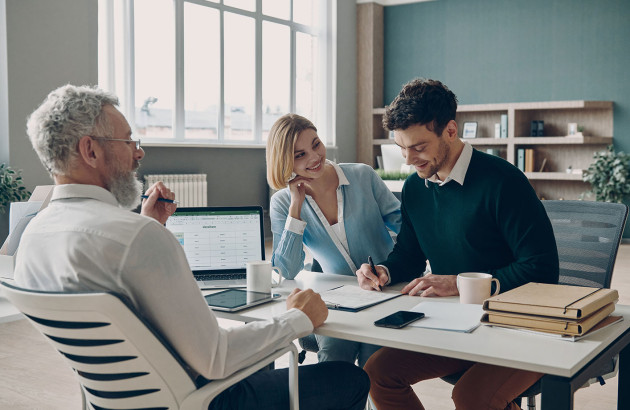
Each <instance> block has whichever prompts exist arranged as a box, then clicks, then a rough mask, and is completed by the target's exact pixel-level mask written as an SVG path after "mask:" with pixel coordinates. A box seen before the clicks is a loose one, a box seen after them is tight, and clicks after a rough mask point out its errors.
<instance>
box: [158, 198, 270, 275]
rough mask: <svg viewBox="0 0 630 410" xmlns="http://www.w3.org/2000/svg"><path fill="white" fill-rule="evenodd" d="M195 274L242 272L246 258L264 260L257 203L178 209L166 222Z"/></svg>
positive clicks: (262, 234) (262, 233)
mask: <svg viewBox="0 0 630 410" xmlns="http://www.w3.org/2000/svg"><path fill="white" fill-rule="evenodd" d="M166 228H167V229H168V230H170V231H171V232H172V233H173V235H175V238H177V240H178V241H179V243H180V244H181V245H182V246H183V247H184V252H185V253H186V257H187V259H188V263H189V264H190V269H191V270H192V271H193V273H195V274H208V273H227V272H242V273H244V272H245V264H246V263H247V262H248V261H256V260H264V259H265V238H264V231H263V214H262V208H261V207H259V206H246V207H202V208H178V209H177V210H176V211H175V213H174V214H173V215H171V217H170V218H168V220H167V221H166Z"/></svg>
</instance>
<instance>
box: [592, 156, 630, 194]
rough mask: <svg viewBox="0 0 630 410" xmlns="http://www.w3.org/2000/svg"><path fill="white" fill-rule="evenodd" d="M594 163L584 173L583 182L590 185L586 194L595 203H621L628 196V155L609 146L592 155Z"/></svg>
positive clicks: (629, 173)
mask: <svg viewBox="0 0 630 410" xmlns="http://www.w3.org/2000/svg"><path fill="white" fill-rule="evenodd" d="M593 158H594V159H595V161H594V162H593V163H592V164H591V165H590V166H589V167H588V169H587V170H586V171H585V172H584V175H583V178H582V179H583V180H584V181H585V182H588V183H590V184H591V190H590V191H589V192H588V194H592V195H595V199H596V200H597V201H603V202H618V203H620V202H622V200H623V198H624V197H625V196H626V195H628V194H630V169H629V167H630V154H626V153H624V152H623V151H620V152H615V148H614V147H613V146H612V144H611V145H609V146H608V147H607V149H606V150H605V151H600V152H596V153H595V154H594V155H593Z"/></svg>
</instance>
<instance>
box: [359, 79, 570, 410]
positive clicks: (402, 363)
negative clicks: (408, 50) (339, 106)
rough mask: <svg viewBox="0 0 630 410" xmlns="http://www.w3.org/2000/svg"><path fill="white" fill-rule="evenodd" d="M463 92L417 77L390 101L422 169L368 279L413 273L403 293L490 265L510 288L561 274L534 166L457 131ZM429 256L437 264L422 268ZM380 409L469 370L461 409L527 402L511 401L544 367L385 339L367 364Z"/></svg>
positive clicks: (415, 402)
mask: <svg viewBox="0 0 630 410" xmlns="http://www.w3.org/2000/svg"><path fill="white" fill-rule="evenodd" d="M456 110H457V98H456V97H455V95H454V94H453V93H452V92H451V91H450V90H449V89H448V88H447V87H446V86H445V85H443V84H442V83H441V82H439V81H434V80H425V79H416V80H413V81H411V82H410V83H408V84H406V85H405V86H404V87H403V89H402V91H401V92H400V94H399V95H398V96H397V97H396V99H395V100H394V101H393V102H392V104H391V105H390V106H389V107H388V108H387V110H386V112H385V117H384V119H383V123H384V125H385V127H386V128H387V129H389V130H393V131H394V139H395V142H396V144H397V145H398V146H400V149H401V151H402V155H403V156H404V157H405V158H406V161H407V164H409V165H413V166H414V167H415V169H416V174H413V175H411V176H410V177H409V178H407V181H406V182H405V185H404V187H403V191H402V207H401V210H402V217H403V222H402V226H401V230H400V233H399V235H398V239H397V243H396V245H395V247H394V249H393V251H392V252H391V253H390V254H389V256H388V258H387V260H385V261H383V262H382V264H380V265H379V266H377V267H376V270H377V275H374V274H372V271H371V270H370V267H369V265H367V264H364V265H362V266H361V268H360V269H359V270H358V271H357V276H358V279H359V283H360V285H361V287H363V288H364V289H377V288H378V286H379V285H381V286H384V285H387V284H391V283H397V282H403V281H411V282H410V283H409V284H407V285H406V286H405V287H404V288H403V290H402V292H403V293H408V294H410V295H420V296H453V295H458V294H459V293H458V291H457V285H456V279H457V274H459V273H461V272H470V271H474V272H487V273H490V274H492V275H493V276H494V277H495V278H497V279H498V280H499V282H500V284H501V291H507V290H509V289H512V288H515V287H517V286H520V285H522V284H524V283H527V282H547V283H557V281H558V269H559V268H558V252H557V249H556V242H555V239H554V235H553V230H552V227H551V223H550V221H549V218H548V217H547V214H546V212H545V210H544V208H543V206H542V204H541V202H540V200H539V199H538V198H537V196H536V193H535V192H534V190H533V188H532V187H531V185H530V184H529V181H528V180H527V178H526V177H525V175H524V174H523V173H522V172H521V171H519V170H518V169H517V168H516V167H514V166H513V165H511V164H509V163H508V162H507V161H505V160H503V159H501V158H498V157H496V156H492V155H488V154H485V153H482V152H479V151H477V150H475V149H473V148H472V147H471V146H470V145H469V144H468V143H464V142H463V141H462V140H460V139H459V138H458V134H457V123H456V122H455V112H456ZM427 259H428V261H429V263H430V265H431V271H432V272H431V273H429V274H427V275H424V276H422V277H418V276H420V275H422V272H424V270H425V267H426V260H427ZM365 369H366V371H367V372H368V375H370V378H371V382H372V386H371V391H370V393H371V396H372V398H373V400H374V403H375V404H376V406H377V407H378V408H379V409H422V408H423V407H422V404H421V403H420V400H419V399H418V397H417V396H416V395H415V394H414V392H413V390H412V389H411V385H412V384H415V383H417V382H419V381H421V380H426V379H431V378H436V377H442V376H447V375H450V374H454V373H458V372H461V371H465V373H464V375H463V376H462V377H461V378H460V379H459V382H458V383H457V384H456V385H455V387H454V389H453V395H452V398H453V401H454V402H455V407H456V408H457V409H458V410H462V409H505V408H513V409H515V408H518V406H516V404H514V403H512V401H513V400H514V399H515V398H516V397H518V395H519V394H520V393H522V392H523V391H525V390H526V389H527V388H528V387H529V386H531V385H532V384H533V383H534V382H536V380H538V379H539V378H540V377H541V376H542V375H541V374H539V373H533V372H525V371H519V370H515V369H508V368H503V367H497V366H490V365H485V364H480V363H474V362H468V361H463V360H456V359H450V358H445V357H438V356H432V355H427V354H421V353H413V352H406V351H401V350H396V349H388V348H383V349H381V350H379V351H378V352H376V353H375V354H374V355H373V356H372V358H371V359H370V360H369V361H368V363H367V364H366V367H365Z"/></svg>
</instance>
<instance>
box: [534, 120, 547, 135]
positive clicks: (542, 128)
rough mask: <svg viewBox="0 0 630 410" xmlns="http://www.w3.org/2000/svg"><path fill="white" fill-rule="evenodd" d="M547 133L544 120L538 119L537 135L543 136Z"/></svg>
mask: <svg viewBox="0 0 630 410" xmlns="http://www.w3.org/2000/svg"><path fill="white" fill-rule="evenodd" d="M544 135H545V122H544V121H538V133H537V135H536V136H537V137H543V136H544Z"/></svg>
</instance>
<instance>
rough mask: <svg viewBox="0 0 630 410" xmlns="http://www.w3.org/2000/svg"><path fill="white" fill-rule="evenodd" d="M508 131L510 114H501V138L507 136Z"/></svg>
mask: <svg viewBox="0 0 630 410" xmlns="http://www.w3.org/2000/svg"><path fill="white" fill-rule="evenodd" d="M507 133H508V116H507V114H501V138H507V136H508V135H507Z"/></svg>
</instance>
